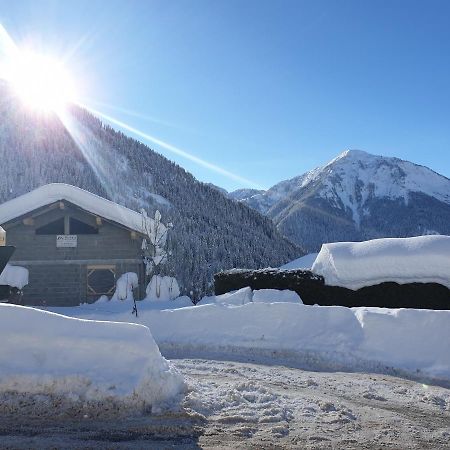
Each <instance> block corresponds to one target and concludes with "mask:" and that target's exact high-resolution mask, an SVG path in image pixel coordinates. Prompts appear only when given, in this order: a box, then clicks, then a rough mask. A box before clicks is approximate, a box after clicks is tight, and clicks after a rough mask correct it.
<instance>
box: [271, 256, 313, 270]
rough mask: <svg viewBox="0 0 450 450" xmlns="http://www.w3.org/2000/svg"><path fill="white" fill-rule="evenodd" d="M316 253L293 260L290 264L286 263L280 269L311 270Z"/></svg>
mask: <svg viewBox="0 0 450 450" xmlns="http://www.w3.org/2000/svg"><path fill="white" fill-rule="evenodd" d="M317 255H318V253H309V254H308V255H305V256H302V257H301V258H297V259H294V260H293V261H291V262H288V263H287V264H285V265H284V266H281V267H280V269H283V270H294V269H311V267H312V265H313V264H314V261H315V260H316V258H317Z"/></svg>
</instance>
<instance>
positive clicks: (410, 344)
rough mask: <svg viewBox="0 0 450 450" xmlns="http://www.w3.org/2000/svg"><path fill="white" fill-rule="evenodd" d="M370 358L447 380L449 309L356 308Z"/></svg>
mask: <svg viewBox="0 0 450 450" xmlns="http://www.w3.org/2000/svg"><path fill="white" fill-rule="evenodd" d="M354 312H355V315H356V317H357V318H358V320H359V321H360V323H361V328H362V330H363V340H362V342H361V345H360V346H359V348H358V350H359V352H360V353H361V354H367V355H368V357H369V358H370V359H373V360H378V361H383V362H386V363H389V364H390V365H394V366H396V367H401V368H403V369H407V370H409V371H412V372H414V371H422V370H424V371H425V372H427V373H429V374H433V375H434V376H438V377H444V378H447V379H450V351H449V347H448V346H449V343H450V311H432V310H418V309H385V308H355V309H354Z"/></svg>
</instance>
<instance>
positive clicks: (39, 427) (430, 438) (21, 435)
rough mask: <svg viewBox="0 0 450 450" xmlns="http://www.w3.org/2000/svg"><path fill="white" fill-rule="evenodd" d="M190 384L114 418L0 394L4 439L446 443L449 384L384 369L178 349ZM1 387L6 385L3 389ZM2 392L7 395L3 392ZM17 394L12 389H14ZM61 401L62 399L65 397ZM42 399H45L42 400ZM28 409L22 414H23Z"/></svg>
mask: <svg viewBox="0 0 450 450" xmlns="http://www.w3.org/2000/svg"><path fill="white" fill-rule="evenodd" d="M173 362H174V364H175V365H176V367H177V368H178V369H179V370H180V371H181V372H182V373H183V374H184V375H185V377H186V380H187V382H188V385H189V393H188V395H187V397H186V399H185V400H184V403H183V405H182V407H181V409H180V410H179V411H178V412H172V413H170V414H166V415H163V416H158V415H153V416H150V415H148V416H141V417H135V418H128V419H124V418H123V417H121V418H116V417H115V416H114V415H113V414H111V411H102V410H98V411H94V410H89V409H85V408H81V409H79V410H76V409H73V408H72V409H71V410H70V408H69V409H67V412H69V411H70V414H67V415H64V414H62V415H61V416H59V417H55V416H54V415H52V414H50V415H46V414H45V408H44V409H39V408H36V404H41V405H42V404H43V403H42V401H43V400H46V401H47V406H50V407H51V404H52V402H58V401H61V399H59V400H58V399H56V398H53V399H51V398H47V399H43V398H39V399H35V400H36V404H34V405H33V399H32V398H27V399H21V403H20V409H14V408H10V409H9V410H8V409H7V406H6V405H8V404H9V405H12V404H14V403H15V402H14V399H13V398H12V394H10V395H9V399H5V398H2V399H1V400H2V401H1V402H0V404H1V405H2V407H1V409H2V410H1V411H0V416H1V417H2V420H1V421H0V436H1V438H0V447H1V448H36V449H39V448H49V447H51V448H95V449H105V448H119V449H122V448H124V449H125V448H134V449H135V448H146V449H164V448H180V449H191V448H194V449H195V448H217V449H219V448H230V449H232V448H233V449H235V448H254V449H256V448H258V449H261V448H271V449H272V448H302V449H303V448H314V449H328V448H346V449H380V448H391V449H392V448H397V449H410V448H415V449H423V448H449V445H450V391H449V390H448V389H445V388H442V387H437V386H426V385H423V384H420V383H417V382H413V381H408V380H405V379H402V378H394V377H391V376H387V375H374V374H362V373H342V372H309V371H303V370H299V369H293V368H286V367H280V366H266V365H258V364H254V363H243V362H229V361H213V360H193V359H180V360H174V361H173ZM3 397H5V394H3ZM5 400H8V401H5ZM15 400H17V399H15ZM66 402H67V400H66ZM44 404H45V402H44ZM25 416H27V418H26V419H24V417H25Z"/></svg>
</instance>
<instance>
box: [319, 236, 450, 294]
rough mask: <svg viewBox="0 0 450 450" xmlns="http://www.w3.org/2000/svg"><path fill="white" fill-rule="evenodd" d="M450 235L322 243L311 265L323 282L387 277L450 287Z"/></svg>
mask: <svg viewBox="0 0 450 450" xmlns="http://www.w3.org/2000/svg"><path fill="white" fill-rule="evenodd" d="M449 268H450V236H419V237H413V238H386V239H374V240H372V241H365V242H336V243H333V244H323V245H322V248H321V250H320V253H319V254H318V256H317V259H316V261H315V263H314V265H313V267H312V271H313V272H314V273H316V274H319V275H322V276H323V277H324V278H325V283H326V284H328V285H331V286H342V287H346V288H349V289H353V290H356V289H360V288H362V287H364V286H371V285H374V284H379V283H382V282H386V281H392V282H397V283H400V284H404V283H414V282H417V283H439V284H442V285H444V286H446V287H448V288H450V271H449Z"/></svg>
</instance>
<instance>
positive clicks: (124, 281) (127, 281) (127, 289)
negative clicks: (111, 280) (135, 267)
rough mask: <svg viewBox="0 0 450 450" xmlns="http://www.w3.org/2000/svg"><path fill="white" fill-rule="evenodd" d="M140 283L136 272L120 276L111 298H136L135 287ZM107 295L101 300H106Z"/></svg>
mask: <svg viewBox="0 0 450 450" xmlns="http://www.w3.org/2000/svg"><path fill="white" fill-rule="evenodd" d="M138 285H139V281H138V276H137V274H136V273H134V272H127V273H124V274H122V275H120V277H119V278H118V280H117V281H116V290H115V292H114V295H113V296H112V297H111V300H131V301H133V300H134V297H133V289H136V288H137V287H138ZM104 297H105V296H102V297H100V298H99V300H101V301H105V298H104Z"/></svg>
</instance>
